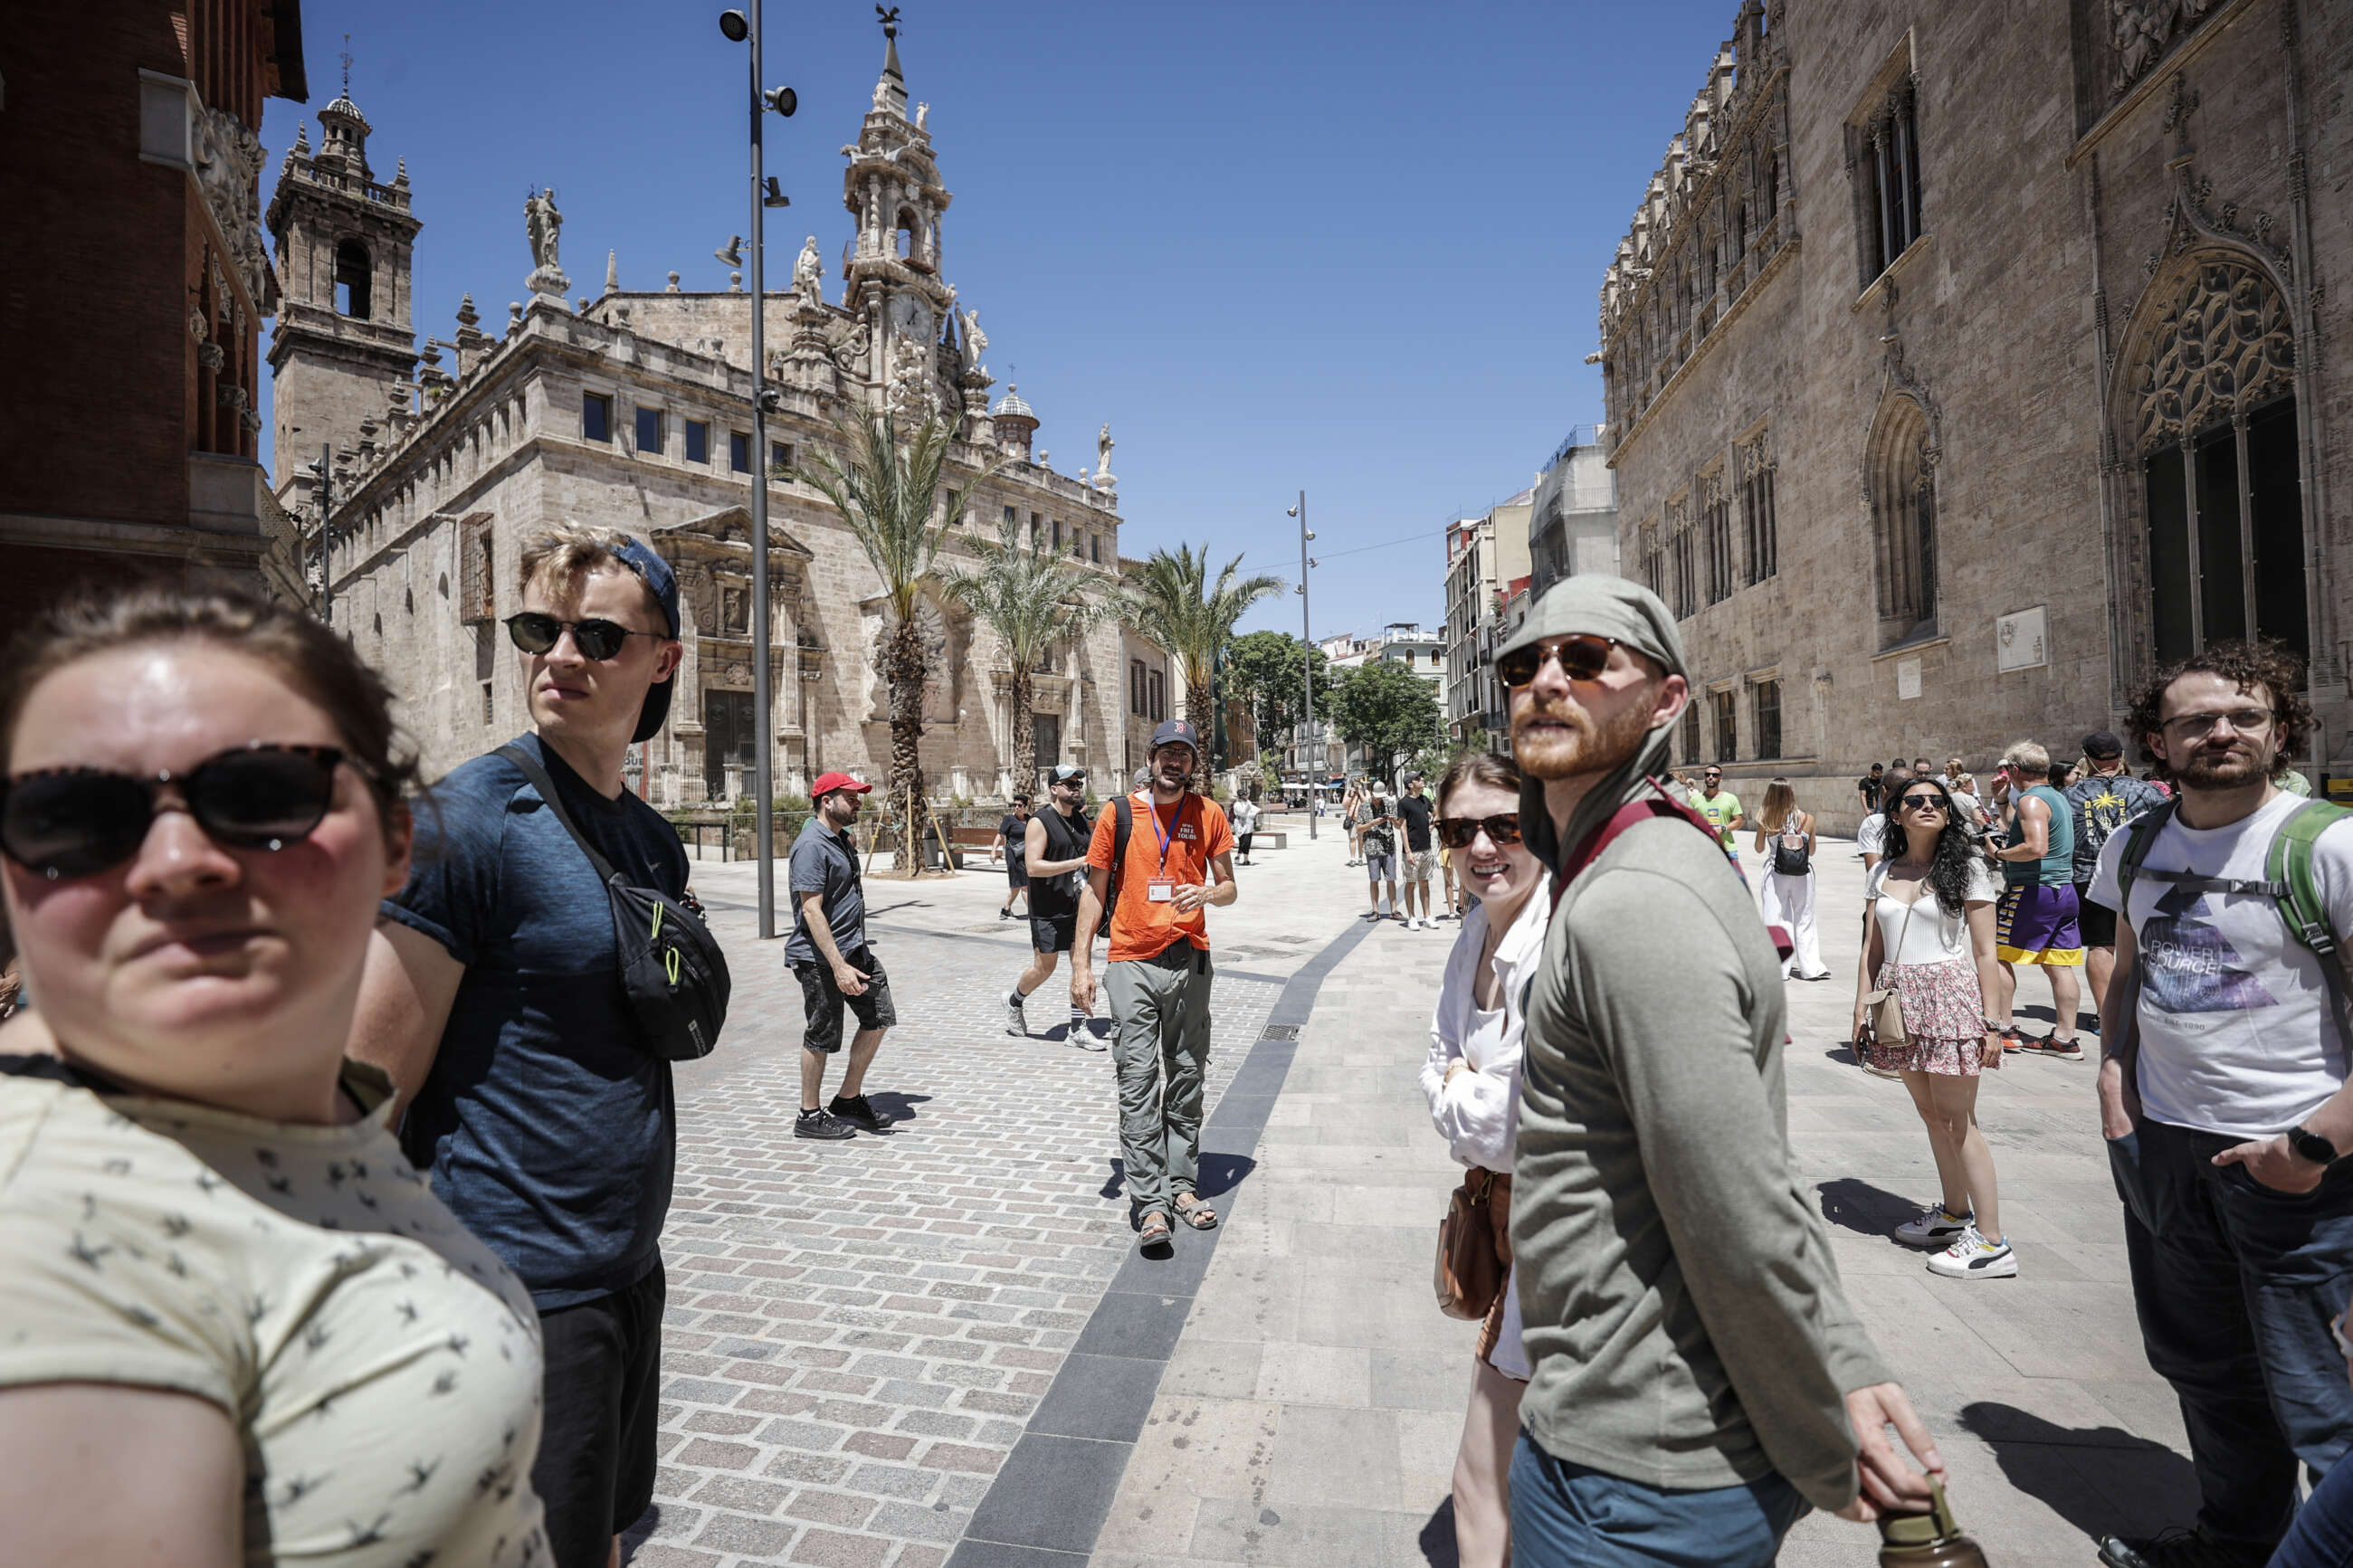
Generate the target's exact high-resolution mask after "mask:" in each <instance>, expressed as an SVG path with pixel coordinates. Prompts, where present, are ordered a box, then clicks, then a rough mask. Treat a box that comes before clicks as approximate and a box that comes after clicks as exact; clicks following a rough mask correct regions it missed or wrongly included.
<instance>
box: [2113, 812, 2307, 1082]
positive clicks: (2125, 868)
mask: <svg viewBox="0 0 2353 1568" xmlns="http://www.w3.org/2000/svg"><path fill="white" fill-rule="evenodd" d="M2179 804H2180V803H2179V798H2178V797H2177V798H2176V799H2173V800H2168V801H2167V802H2166V803H2165V804H2164V805H2159V806H2154V807H2152V808H2150V809H2149V810H2147V811H2145V812H2143V813H2142V814H2141V815H2140V816H2137V817H2135V818H2133V820H2132V821H2130V822H2128V823H2126V825H2125V829H2124V830H2125V832H2126V834H2128V835H2129V836H2130V837H2127V838H2126V841H2125V858H2124V860H2123V862H2122V864H2120V865H2119V866H2118V867H2117V868H2116V902H2117V903H2118V905H2120V906H2122V907H2123V908H2126V909H2129V908H2130V907H2131V905H2132V885H2133V879H2134V878H2136V877H2143V876H2145V877H2147V878H2149V879H2152V880H2155V881H2160V882H2168V883H2170V884H2172V885H2173V886H2174V887H2177V888H2188V889H2191V890H2192V891H2195V892H2200V893H2257V894H2261V895H2262V896H2263V897H2265V898H2268V899H2270V900H2273V901H2274V903H2276V904H2277V905H2278V906H2279V913H2280V920H2281V921H2283V922H2284V924H2285V925H2286V926H2287V930H2288V934H2289V935H2290V936H2292V937H2294V938H2295V940H2296V941H2298V942H2302V943H2303V944H2304V945H2305V946H2306V947H2307V948H2309V949H2310V950H2311V951H2312V953H2313V956H2315V957H2316V958H2317V959H2319V960H2320V973H2321V974H2322V976H2323V977H2324V978H2325V979H2326V980H2327V984H2328V1003H2329V1007H2330V1009H2331V1010H2332V1011H2333V1012H2334V1013H2335V1015H2336V1017H2337V1038H2338V1039H2339V1040H2341V1041H2344V1042H2346V1043H2347V1044H2348V1045H2353V1018H2348V1012H2347V998H2348V993H2353V980H2348V977H2347V974H2346V971H2345V954H2344V952H2343V949H2342V947H2341V945H2340V943H2339V942H2338V941H2337V932H2336V931H2334V930H2332V929H2331V928H2330V926H2329V923H2328V910H2327V908H2326V907H2324V906H2323V905H2322V903H2321V901H2320V887H2319V884H2317V883H2316V882H2315V881H2314V880H2313V877H2312V847H2313V843H2314V841H2315V840H2316V839H2317V838H2319V837H2320V836H2321V834H2322V833H2324V832H2326V831H2327V829H2329V828H2330V827H2333V826H2336V825H2337V823H2339V822H2341V821H2343V820H2344V819H2345V818H2347V817H2348V816H2353V807H2347V806H2342V805H2332V804H2330V803H2329V802H2327V801H2325V800H2307V801H2306V802H2305V803H2304V804H2303V805H2299V806H2297V807H2296V808H2295V811H2293V812H2291V813H2290V814H2289V815H2288V819H2287V820H2286V821H2285V822H2283V823H2281V824H2280V828H2279V831H2278V832H2277V833H2276V834H2274V835H2273V837H2272V847H2271V850H2270V852H2269V853H2268V854H2266V855H2265V856H2264V857H2263V880H2262V881H2260V882H2253V881H2247V880H2244V879H2240V878H2234V877H2204V876H2200V875H2199V874H2198V873H2197V872H2194V871H2144V870H2143V869H2142V868H2141V862H2142V861H2143V860H2145V859H2147V858H2148V851H2149V847H2150V846H2152V845H2154V844H2155V843H2156V842H2157V836H2158V834H2159V833H2162V832H2163V831H2164V830H2165V825H2166V824H2167V823H2168V822H2170V821H2172V820H2173V813H2174V808H2175V807H2176V806H2177V805H2179Z"/></svg>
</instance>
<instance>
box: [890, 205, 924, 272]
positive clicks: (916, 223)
mask: <svg viewBox="0 0 2353 1568" xmlns="http://www.w3.org/2000/svg"><path fill="white" fill-rule="evenodd" d="M921 228H922V223H921V221H920V220H919V219H918V218H917V217H916V216H915V215H914V213H913V211H912V210H911V209H909V208H906V207H902V208H900V209H899V237H898V240H897V242H896V248H897V251H898V256H899V259H900V260H902V261H905V260H908V259H910V258H913V257H915V256H917V255H920V254H921V253H922V248H923V247H921V245H919V244H918V243H917V241H916V234H917V232H918V231H919V230H920V229H921Z"/></svg>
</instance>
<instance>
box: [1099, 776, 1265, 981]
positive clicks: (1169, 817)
mask: <svg viewBox="0 0 2353 1568" xmlns="http://www.w3.org/2000/svg"><path fill="white" fill-rule="evenodd" d="M1128 811H1129V814H1130V815H1131V816H1133V817H1134V826H1132V827H1131V828H1130V829H1129V830H1128V837H1127V860H1126V864H1125V865H1124V866H1123V867H1121V868H1120V869H1121V873H1122V875H1121V879H1120V885H1119V889H1118V894H1119V902H1118V904H1117V905H1116V907H1114V908H1113V910H1112V916H1111V961H1112V962H1113V963H1118V962H1120V961H1121V960H1123V959H1129V958H1153V957H1156V956H1158V955H1159V954H1160V953H1161V952H1165V951H1166V949H1167V947H1168V945H1169V944H1170V943H1171V942H1175V941H1176V939H1177V938H1178V937H1183V938H1184V939H1185V940H1186V941H1187V942H1191V943H1192V944H1193V945H1194V946H1195V947H1200V948H1206V947H1208V945H1209V922H1208V920H1207V919H1206V918H1205V917H1206V916H1207V914H1208V910H1206V909H1198V910H1194V911H1193V912H1192V913H1191V914H1189V915H1180V914H1178V913H1177V912H1176V904H1175V903H1174V902H1164V903H1154V902H1153V901H1152V899H1151V893H1150V889H1151V884H1152V881H1153V879H1155V878H1158V877H1166V878H1167V879H1169V880H1170V881H1172V882H1174V883H1175V884H1176V886H1178V887H1180V888H1181V887H1185V886H1187V885H1188V884H1189V885H1197V886H1201V887H1207V886H1208V882H1209V863H1210V862H1211V861H1213V860H1215V859H1216V858H1218V857H1219V856H1220V855H1229V854H1231V853H1232V852H1233V847H1234V830H1233V829H1232V827H1231V826H1228V824H1227V822H1226V814H1225V813H1224V811H1222V810H1220V809H1219V805H1218V803H1217V802H1215V801H1213V800H1211V799H1209V798H1208V796H1206V795H1194V794H1191V793H1190V792H1187V794H1186V795H1185V796H1184V798H1183V799H1181V800H1179V801H1178V802H1177V803H1176V805H1175V806H1173V807H1171V808H1170V809H1169V810H1166V811H1160V810H1156V809H1155V807H1154V805H1153V804H1152V795H1151V794H1150V792H1148V791H1145V792H1139V793H1138V794H1135V795H1130V796H1129V797H1128ZM1155 821H1156V822H1157V826H1155ZM1118 830H1119V812H1118V810H1117V809H1116V807H1114V806H1113V805H1108V804H1106V805H1104V806H1103V810H1102V811H1101V812H1100V813H1099V814H1097V816H1096V817H1095V832H1094V837H1093V838H1092V839H1091V840H1089V841H1088V844H1087V864H1088V865H1089V866H1091V867H1093V868H1095V869H1097V870H1101V871H1108V870H1110V869H1111V863H1112V854H1113V845H1112V837H1113V835H1114V834H1116V833H1117V832H1118ZM1164 833H1165V834H1166V835H1167V836H1168V847H1167V849H1166V857H1165V858H1164V856H1163V851H1162V849H1161V843H1160V839H1161V835H1162V834H1164Z"/></svg>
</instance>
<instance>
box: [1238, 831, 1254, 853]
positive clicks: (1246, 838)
mask: <svg viewBox="0 0 2353 1568" xmlns="http://www.w3.org/2000/svg"><path fill="white" fill-rule="evenodd" d="M1252 837H1255V834H1254V833H1237V834H1235V835H1234V848H1235V849H1236V850H1237V851H1239V852H1240V853H1241V854H1243V855H1248V854H1249V853H1250V839H1251V838H1252Z"/></svg>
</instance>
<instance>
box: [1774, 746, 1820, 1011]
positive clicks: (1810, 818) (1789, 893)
mask: <svg viewBox="0 0 2353 1568" xmlns="http://www.w3.org/2000/svg"><path fill="white" fill-rule="evenodd" d="M1757 854H1759V855H1762V856H1763V857H1765V880H1764V885H1763V886H1762V887H1761V888H1759V889H1757V900H1758V903H1759V906H1760V912H1761V913H1762V914H1763V915H1764V917H1765V923H1766V924H1767V925H1768V926H1779V927H1781V928H1782V929H1783V930H1785V931H1788V933H1789V956H1788V958H1786V959H1784V960H1782V961H1781V978H1782V979H1784V980H1787V979H1788V977H1789V976H1790V975H1791V974H1792V973H1795V974H1796V975H1797V977H1798V978H1799V979H1800V980H1828V979H1829V978H1830V977H1831V972H1830V967H1829V965H1827V964H1825V963H1822V935H1821V931H1820V929H1819V928H1818V927H1817V926H1816V925H1815V923H1814V815H1813V813H1812V812H1810V811H1800V810H1799V809H1798V792H1797V791H1796V790H1795V789H1794V788H1792V787H1791V786H1790V784H1789V781H1788V779H1775V780H1774V781H1773V782H1772V783H1771V784H1767V786H1766V787H1765V808H1764V810H1763V811H1761V812H1759V813H1758V814H1757Z"/></svg>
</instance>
